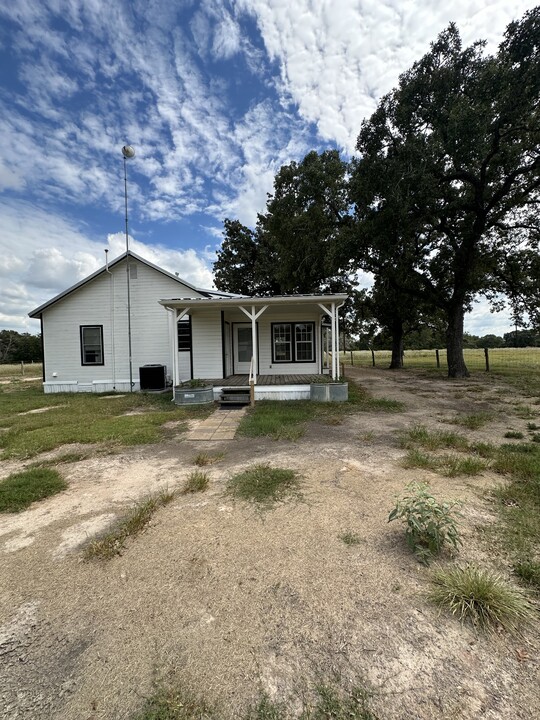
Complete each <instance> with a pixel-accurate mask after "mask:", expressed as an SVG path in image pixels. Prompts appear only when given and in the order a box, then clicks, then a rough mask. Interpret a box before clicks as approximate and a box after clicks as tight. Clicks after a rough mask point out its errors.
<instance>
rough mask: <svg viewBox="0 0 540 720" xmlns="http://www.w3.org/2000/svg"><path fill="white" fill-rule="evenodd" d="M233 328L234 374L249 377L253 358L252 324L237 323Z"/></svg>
mask: <svg viewBox="0 0 540 720" xmlns="http://www.w3.org/2000/svg"><path fill="white" fill-rule="evenodd" d="M233 327H234V330H233V357H234V372H235V373H238V374H239V375H247V374H248V373H249V366H250V364H251V358H252V357H253V337H252V334H251V323H235V324H234V326H233Z"/></svg>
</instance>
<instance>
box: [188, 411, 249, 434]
mask: <svg viewBox="0 0 540 720" xmlns="http://www.w3.org/2000/svg"><path fill="white" fill-rule="evenodd" d="M245 412H246V408H245V407H243V408H235V409H234V410H216V411H215V412H213V413H212V415H210V417H208V418H206V420H203V421H202V422H201V423H200V424H199V425H197V427H196V428H193V430H190V431H189V432H188V434H187V435H186V440H233V439H234V436H235V434H236V430H237V428H238V425H239V424H240V420H241V419H242V417H243V416H244V413H245Z"/></svg>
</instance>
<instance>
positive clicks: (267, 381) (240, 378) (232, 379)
mask: <svg viewBox="0 0 540 720" xmlns="http://www.w3.org/2000/svg"><path fill="white" fill-rule="evenodd" d="M327 379H328V375H258V376H257V385H309V384H310V383H316V382H325V381H327ZM203 382H205V383H207V384H208V385H212V386H213V387H239V386H242V387H248V386H249V375H229V377H226V378H219V379H217V380H216V379H212V378H205V379H204V381H203Z"/></svg>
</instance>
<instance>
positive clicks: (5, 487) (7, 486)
mask: <svg viewBox="0 0 540 720" xmlns="http://www.w3.org/2000/svg"><path fill="white" fill-rule="evenodd" d="M66 488H67V483H66V481H65V480H64V479H63V478H61V477H60V475H59V474H58V472H57V471H56V470H52V469H51V468H45V467H44V468H29V469H28V470H23V471H22V472H18V473H13V474H12V475H9V476H8V477H7V478H5V479H4V480H0V512H9V513H16V512H21V510H25V509H26V508H27V507H29V506H30V505H31V504H32V503H33V502H35V501H36V500H42V499H43V498H46V497H49V496H50V495H56V493H59V492H61V491H62V490H65V489H66Z"/></svg>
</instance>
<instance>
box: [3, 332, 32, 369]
mask: <svg viewBox="0 0 540 720" xmlns="http://www.w3.org/2000/svg"><path fill="white" fill-rule="evenodd" d="M18 362H41V335H30V333H18V332H16V331H15V330H0V363H2V364H9V363H18Z"/></svg>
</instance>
